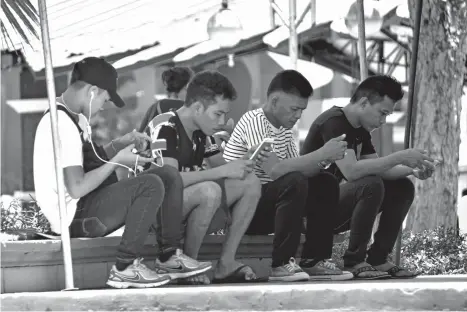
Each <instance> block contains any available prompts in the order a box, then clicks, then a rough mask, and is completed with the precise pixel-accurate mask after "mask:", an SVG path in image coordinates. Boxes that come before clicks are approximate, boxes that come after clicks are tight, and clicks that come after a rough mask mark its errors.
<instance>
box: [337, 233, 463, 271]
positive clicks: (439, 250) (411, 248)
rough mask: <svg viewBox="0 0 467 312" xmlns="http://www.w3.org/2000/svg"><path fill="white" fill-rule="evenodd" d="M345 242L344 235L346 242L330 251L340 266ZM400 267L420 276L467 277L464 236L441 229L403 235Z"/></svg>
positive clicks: (345, 246) (347, 236)
mask: <svg viewBox="0 0 467 312" xmlns="http://www.w3.org/2000/svg"><path fill="white" fill-rule="evenodd" d="M348 239H349V233H346V234H345V241H344V242H343V243H340V244H335V245H334V248H333V255H332V259H333V261H334V262H335V263H336V264H337V265H338V266H340V267H342V266H343V264H344V263H343V261H342V256H343V255H344V252H345V250H346V249H347V246H348ZM389 258H390V259H393V255H391V256H390V257H389ZM401 266H402V267H404V268H406V269H408V270H411V271H414V272H421V273H422V274H423V275H441V274H446V275H450V274H467V234H459V235H458V233H457V231H456V230H454V229H445V228H444V227H438V228H436V229H434V230H427V231H424V232H421V233H417V234H413V233H410V232H404V233H403V235H402V249H401Z"/></svg>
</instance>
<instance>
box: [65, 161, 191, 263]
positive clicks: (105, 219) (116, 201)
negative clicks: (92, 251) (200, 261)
mask: <svg viewBox="0 0 467 312" xmlns="http://www.w3.org/2000/svg"><path fill="white" fill-rule="evenodd" d="M182 208H183V181H182V178H181V176H180V173H179V172H178V170H177V169H176V168H172V167H169V166H164V167H162V168H155V169H150V170H147V171H145V172H144V173H141V174H140V175H138V176H137V177H135V178H131V179H127V180H122V181H119V182H116V183H114V184H111V185H108V186H106V187H104V188H102V189H98V190H96V191H94V192H91V193H90V194H88V195H86V196H85V197H83V198H81V199H80V201H79V202H78V207H77V211H76V214H75V218H74V220H73V222H72V224H71V226H70V233H71V236H72V237H102V236H105V235H107V234H110V233H112V232H113V231H115V230H117V229H119V228H120V227H122V226H123V225H125V230H124V232H123V236H122V240H121V242H120V245H119V246H118V251H117V259H118V260H120V261H124V262H130V261H133V260H134V259H135V258H137V257H138V255H139V254H140V252H141V250H142V248H143V245H144V242H145V240H146V238H147V236H148V234H149V231H150V229H151V228H154V229H157V233H156V237H157V240H158V245H159V249H160V252H161V253H166V252H170V251H173V250H174V249H176V248H180V244H181V240H182V235H183V232H182V223H183V213H182ZM156 222H157V223H156Z"/></svg>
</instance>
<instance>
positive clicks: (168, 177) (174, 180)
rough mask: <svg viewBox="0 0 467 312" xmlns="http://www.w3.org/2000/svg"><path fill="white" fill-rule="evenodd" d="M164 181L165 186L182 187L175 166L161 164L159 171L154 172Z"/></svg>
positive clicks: (180, 177)
mask: <svg viewBox="0 0 467 312" xmlns="http://www.w3.org/2000/svg"><path fill="white" fill-rule="evenodd" d="M156 175H159V176H160V177H161V178H162V180H163V181H164V183H165V186H166V187H167V186H169V185H170V186H172V187H173V186H175V187H181V188H183V180H182V176H181V175H180V172H179V171H178V169H177V168H175V167H172V166H163V167H161V168H160V171H158V172H156Z"/></svg>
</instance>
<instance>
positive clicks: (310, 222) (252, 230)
mask: <svg viewBox="0 0 467 312" xmlns="http://www.w3.org/2000/svg"><path fill="white" fill-rule="evenodd" d="M312 94H313V88H312V87H311V85H310V83H309V82H308V81H307V80H306V78H305V77H303V75H301V74H300V73H299V72H297V71H294V70H286V71H282V72H280V73H278V74H277V75H276V76H275V77H274V78H273V80H272V81H271V83H270V85H269V88H268V91H267V103H266V104H265V105H264V107H263V108H259V109H256V110H253V111H250V112H247V113H246V114H244V115H243V116H242V117H241V119H240V120H239V122H238V123H237V125H236V126H235V129H234V132H233V134H232V136H231V138H230V140H229V142H228V143H227V146H226V148H225V153H224V158H225V159H226V160H228V161H234V160H236V159H239V158H242V157H244V155H245V154H246V152H247V151H248V149H249V148H251V147H253V146H256V145H257V144H259V143H261V142H262V141H263V140H264V139H265V138H272V139H274V144H273V149H274V152H273V153H271V155H270V157H269V158H268V160H267V161H265V162H264V163H262V164H257V165H256V166H255V168H254V171H255V173H256V174H257V175H258V177H259V178H260V179H261V182H262V184H263V185H262V195H261V199H260V201H259V204H258V208H257V210H256V214H255V216H254V218H253V220H252V222H251V224H250V227H249V228H248V231H247V234H252V235H267V234H270V233H274V242H273V252H272V270H271V275H270V277H269V279H270V280H271V281H284V282H287V281H301V280H308V279H310V278H311V279H319V280H345V279H350V278H352V274H350V273H348V272H342V271H341V270H339V269H338V268H337V267H336V266H335V265H334V264H333V263H331V262H328V261H327V259H329V258H331V254H332V244H333V218H334V215H335V213H336V209H337V200H338V198H339V184H338V182H337V179H336V178H334V176H333V175H331V174H329V173H326V172H321V167H322V166H323V162H325V161H328V162H333V161H335V160H338V159H341V158H342V157H343V156H344V152H345V149H346V145H347V144H346V143H345V141H342V138H341V137H340V135H336V136H335V138H334V139H332V140H330V141H329V142H328V143H327V144H325V145H324V146H323V147H322V148H320V149H319V150H318V151H316V152H314V153H311V154H309V155H305V156H299V154H298V149H297V146H296V145H295V141H294V138H293V136H292V128H293V126H294V125H295V123H296V122H297V121H298V120H299V119H300V116H301V115H302V112H303V110H305V109H306V108H307V105H308V99H309V97H310V96H311V95H312ZM304 216H305V217H307V229H306V242H305V245H304V247H303V251H302V257H301V261H300V266H298V265H297V264H296V263H295V260H294V258H293V257H294V256H295V254H296V252H297V249H298V246H299V244H300V236H301V233H302V219H303V217H304Z"/></svg>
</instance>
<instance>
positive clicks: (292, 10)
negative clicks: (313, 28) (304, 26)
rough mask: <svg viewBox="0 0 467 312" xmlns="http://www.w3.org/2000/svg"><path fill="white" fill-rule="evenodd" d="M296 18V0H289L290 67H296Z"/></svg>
mask: <svg viewBox="0 0 467 312" xmlns="http://www.w3.org/2000/svg"><path fill="white" fill-rule="evenodd" d="M296 18H297V2H296V0H289V28H290V38H289V56H290V63H291V65H292V69H295V70H296V69H297V59H298V37H297V25H296V24H295V19H296Z"/></svg>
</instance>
